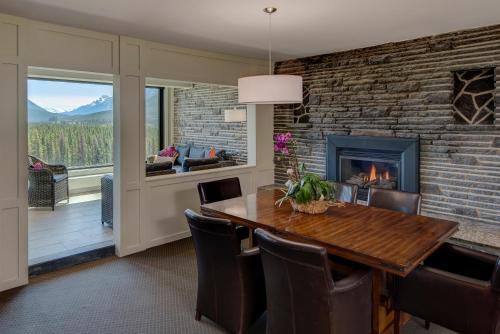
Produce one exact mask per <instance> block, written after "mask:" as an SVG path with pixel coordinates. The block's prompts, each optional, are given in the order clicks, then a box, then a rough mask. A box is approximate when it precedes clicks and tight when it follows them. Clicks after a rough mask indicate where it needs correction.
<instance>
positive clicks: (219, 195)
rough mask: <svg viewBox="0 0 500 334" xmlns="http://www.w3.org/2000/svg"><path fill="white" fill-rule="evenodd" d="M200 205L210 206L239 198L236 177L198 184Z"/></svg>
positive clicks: (238, 186) (239, 191) (239, 192)
mask: <svg viewBox="0 0 500 334" xmlns="http://www.w3.org/2000/svg"><path fill="white" fill-rule="evenodd" d="M198 194H199V195H200V202H201V204H210V203H213V202H218V201H223V200H226V199H230V198H235V197H241V186H240V179H239V178H237V177H233V178H229V179H222V180H216V181H210V182H201V183H198Z"/></svg>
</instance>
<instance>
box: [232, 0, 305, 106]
mask: <svg viewBox="0 0 500 334" xmlns="http://www.w3.org/2000/svg"><path fill="white" fill-rule="evenodd" d="M276 10H277V9H276V8H274V7H266V8H264V13H266V14H268V15H269V75H256V76H251V77H244V78H239V79H238V100H239V103H246V104H293V103H302V77H301V76H298V75H284V74H274V75H273V74H272V71H273V68H272V59H271V15H272V14H273V13H274V12H276Z"/></svg>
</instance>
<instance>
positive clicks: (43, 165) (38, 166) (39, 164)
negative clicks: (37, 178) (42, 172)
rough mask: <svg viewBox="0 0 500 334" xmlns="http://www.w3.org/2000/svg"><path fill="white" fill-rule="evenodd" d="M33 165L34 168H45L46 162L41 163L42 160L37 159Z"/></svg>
mask: <svg viewBox="0 0 500 334" xmlns="http://www.w3.org/2000/svg"><path fill="white" fill-rule="evenodd" d="M31 167H33V169H36V170H39V169H44V168H45V164H43V163H41V162H40V161H37V162H35V163H34V164H33V165H32V166H31Z"/></svg>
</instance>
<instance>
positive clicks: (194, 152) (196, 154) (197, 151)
mask: <svg viewBox="0 0 500 334" xmlns="http://www.w3.org/2000/svg"><path fill="white" fill-rule="evenodd" d="M204 157H205V149H204V148H202V147H191V150H189V158H191V159H202V158H204Z"/></svg>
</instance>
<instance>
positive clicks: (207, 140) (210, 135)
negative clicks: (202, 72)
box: [174, 84, 247, 164]
mask: <svg viewBox="0 0 500 334" xmlns="http://www.w3.org/2000/svg"><path fill="white" fill-rule="evenodd" d="M235 106H239V105H238V89H237V88H235V87H226V86H217V85H208V84H195V85H194V87H193V88H190V89H174V143H176V144H192V145H197V146H203V147H207V146H208V147H209V146H213V147H215V148H217V149H225V150H226V151H227V153H228V155H230V156H231V158H233V159H234V160H236V162H237V163H238V164H246V162H247V123H246V122H243V123H225V122H224V110H226V109H232V108H233V107H235ZM239 107H240V108H243V107H244V106H239Z"/></svg>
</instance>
